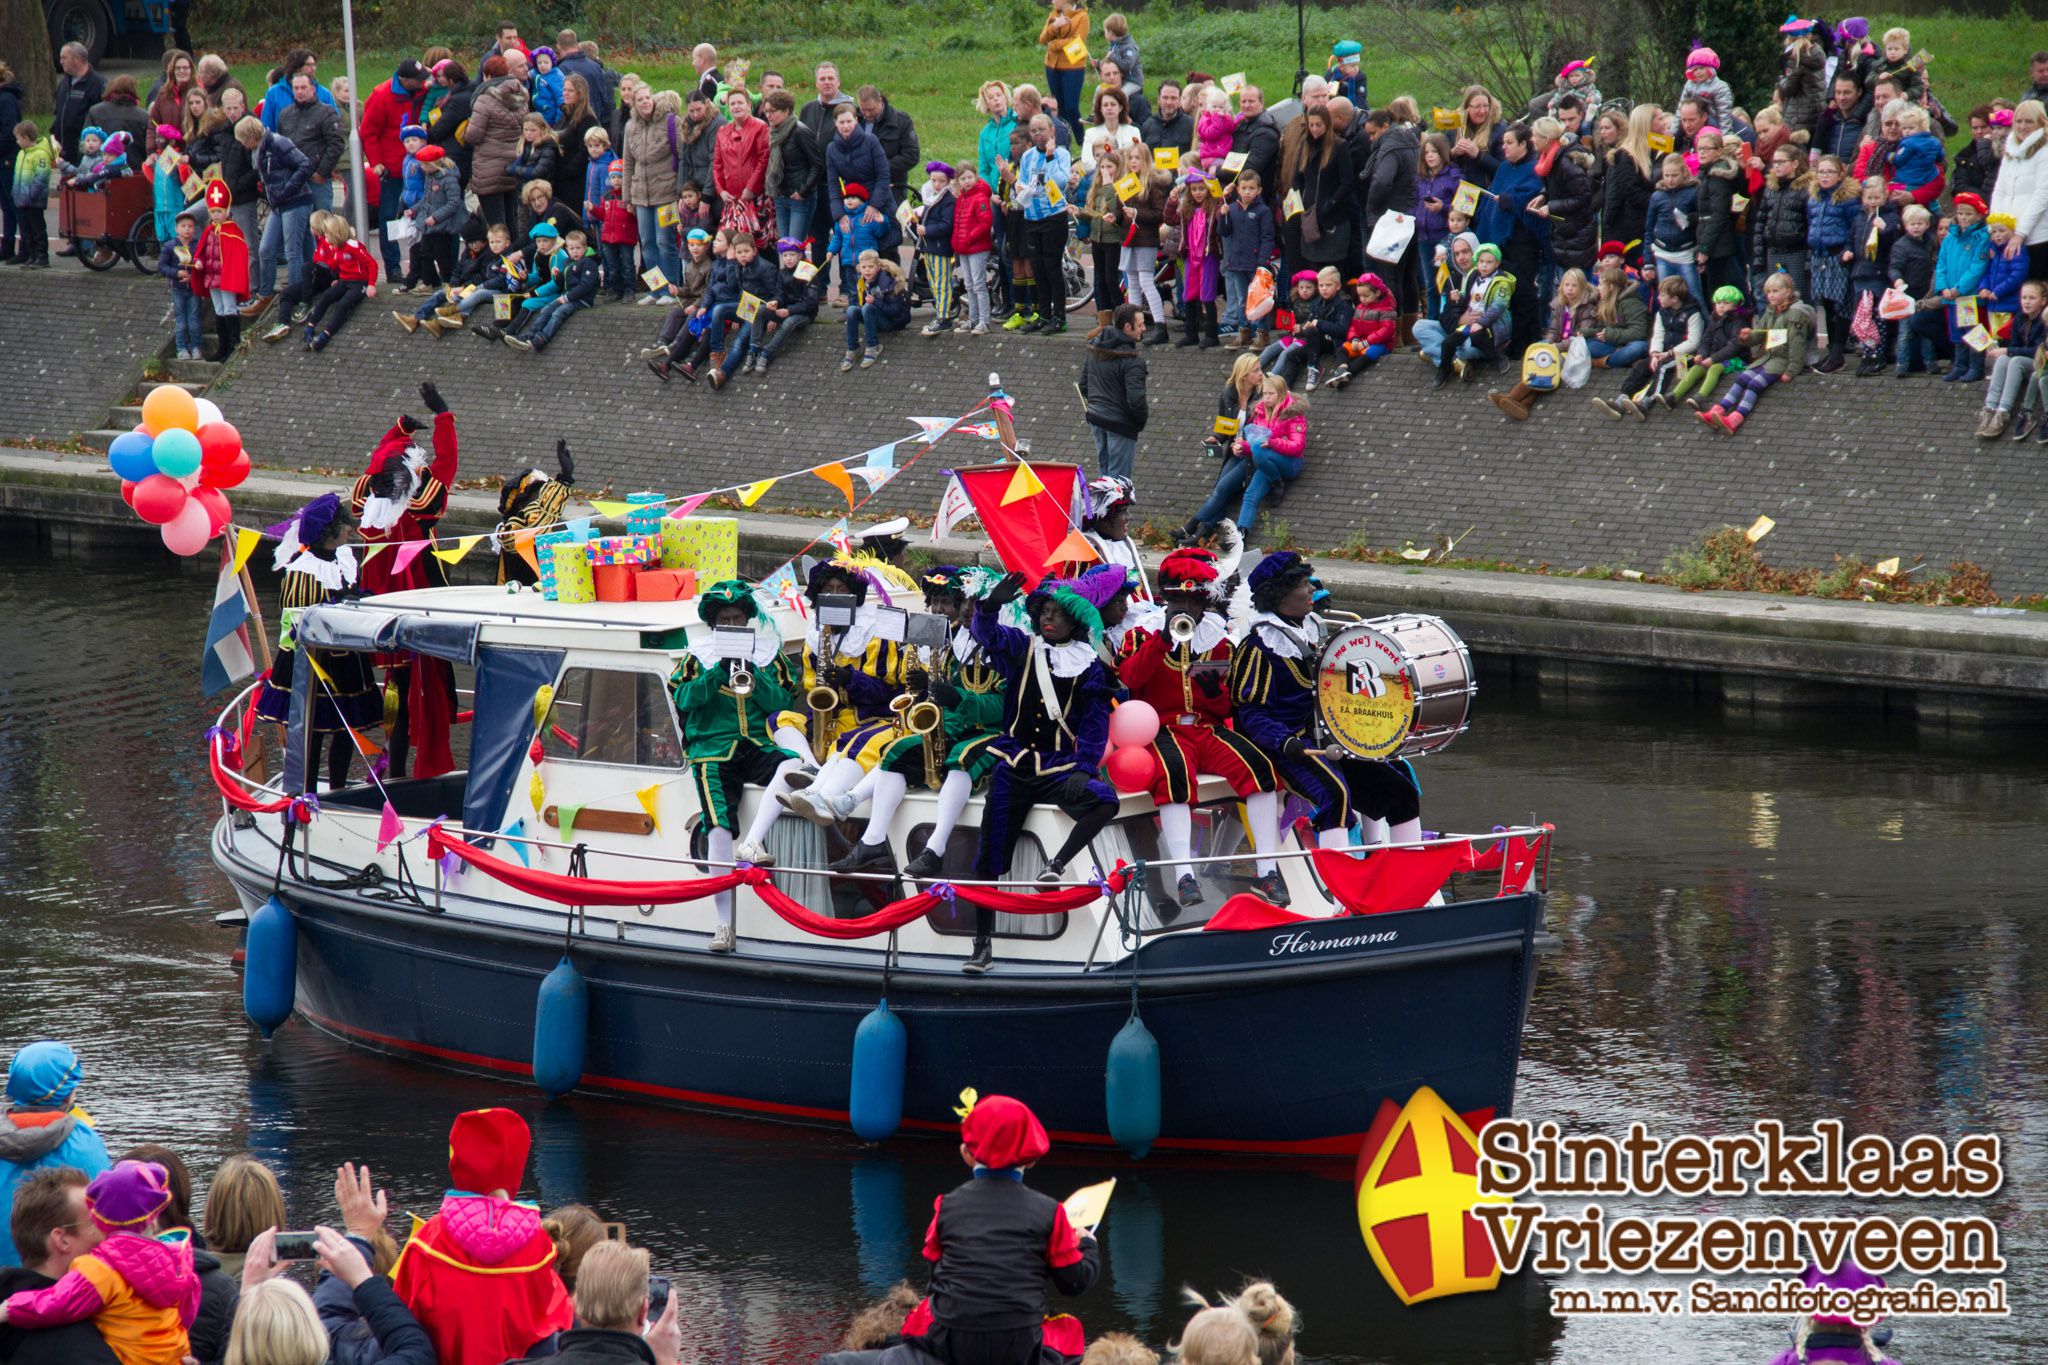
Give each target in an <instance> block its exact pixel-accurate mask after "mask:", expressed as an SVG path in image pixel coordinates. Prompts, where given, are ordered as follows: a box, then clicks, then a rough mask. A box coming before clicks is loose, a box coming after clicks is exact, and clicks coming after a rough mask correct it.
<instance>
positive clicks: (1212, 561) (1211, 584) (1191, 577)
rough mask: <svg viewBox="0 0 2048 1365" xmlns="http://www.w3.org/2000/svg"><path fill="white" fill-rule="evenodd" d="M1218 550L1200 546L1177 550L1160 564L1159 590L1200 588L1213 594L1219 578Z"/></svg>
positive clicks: (1170, 590)
mask: <svg viewBox="0 0 2048 1365" xmlns="http://www.w3.org/2000/svg"><path fill="white" fill-rule="evenodd" d="M1218 578H1219V575H1218V573H1217V572H1216V552H1215V551H1214V550H1205V549H1203V548H1202V547H1200V546H1198V545H1197V546H1189V547H1187V548H1186V549H1180V550H1175V551H1174V552H1173V553H1172V554H1170V555H1168V556H1167V557H1166V558H1165V559H1164V560H1162V561H1160V565H1159V590H1160V591H1161V592H1175V591H1178V590H1179V589H1182V588H1189V589H1199V590H1202V591H1206V592H1208V593H1209V594H1211V595H1212V596H1213V595H1214V594H1215V591H1216V585H1217V580H1218Z"/></svg>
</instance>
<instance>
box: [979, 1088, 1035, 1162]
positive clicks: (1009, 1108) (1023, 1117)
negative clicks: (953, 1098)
mask: <svg viewBox="0 0 2048 1365" xmlns="http://www.w3.org/2000/svg"><path fill="white" fill-rule="evenodd" d="M970 1103H971V1104H972V1106H973V1107H972V1108H970V1109H969V1110H968V1111H967V1114H966V1116H965V1117H964V1118H962V1119H961V1120H960V1140H961V1141H962V1142H964V1143H966V1144H967V1151H968V1153H969V1154H970V1155H971V1156H973V1158H974V1160H975V1163H976V1164H977V1165H981V1166H986V1167H988V1168H989V1169H990V1170H1004V1169H1006V1168H1008V1167H1011V1166H1028V1165H1030V1164H1031V1163H1032V1162H1034V1161H1036V1160H1038V1158H1040V1157H1042V1156H1044V1155H1045V1154H1046V1153H1047V1152H1049V1151H1051V1150H1052V1141H1051V1139H1049V1138H1047V1137H1046V1135H1045V1125H1044V1124H1042V1123H1040V1122H1039V1121H1038V1115H1036V1114H1034V1113H1032V1112H1031V1110H1030V1108H1029V1107H1027V1106H1026V1105H1025V1103H1024V1102H1023V1101H1022V1100H1013V1099H1011V1098H1010V1097H1009V1096H1008V1095H988V1096H985V1097H982V1098H980V1099H974V1100H970Z"/></svg>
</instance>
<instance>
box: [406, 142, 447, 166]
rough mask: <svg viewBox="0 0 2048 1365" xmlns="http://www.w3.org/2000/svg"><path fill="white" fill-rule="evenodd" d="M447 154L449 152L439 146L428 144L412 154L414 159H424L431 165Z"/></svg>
mask: <svg viewBox="0 0 2048 1365" xmlns="http://www.w3.org/2000/svg"><path fill="white" fill-rule="evenodd" d="M446 155H447V153H446V152H444V151H442V150H441V149H440V148H439V147H434V146H427V147H422V148H420V149H419V150H418V151H416V152H414V153H413V154H412V159H413V160H414V161H424V162H426V163H428V164H429V165H432V164H433V163H434V162H436V161H439V160H440V159H441V158H442V157H444V156H446Z"/></svg>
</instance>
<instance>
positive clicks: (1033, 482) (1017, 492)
mask: <svg viewBox="0 0 2048 1365" xmlns="http://www.w3.org/2000/svg"><path fill="white" fill-rule="evenodd" d="M1044 491H1045V485H1044V484H1042V483H1040V482H1039V481H1038V475H1037V474H1036V473H1034V472H1033V471H1032V468H1031V466H1030V465H1028V464H1022V463H1020V464H1019V465H1018V466H1017V472H1016V473H1015V474H1012V475H1011V476H1010V486H1009V487H1008V488H1007V489H1005V490H1004V491H1003V501H1002V506H1004V507H1008V506H1009V505H1010V504H1011V503H1013V502H1021V501H1022V500H1023V499H1025V498H1032V497H1037V496H1038V495H1039V494H1040V493H1043V492H1044Z"/></svg>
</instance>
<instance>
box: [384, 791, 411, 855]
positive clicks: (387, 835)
mask: <svg viewBox="0 0 2048 1365" xmlns="http://www.w3.org/2000/svg"><path fill="white" fill-rule="evenodd" d="M403 833H405V822H404V821H403V820H400V819H399V818H398V812H397V811H396V810H394V809H392V806H391V802H390V801H389V800H388V799H387V800H386V801H385V802H384V813H383V814H382V815H380V816H378V817H377V851H378V852H379V853H382V852H383V851H384V850H385V849H387V848H389V847H391V841H392V840H393V839H396V838H398V836H399V835H401V834H403Z"/></svg>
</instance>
